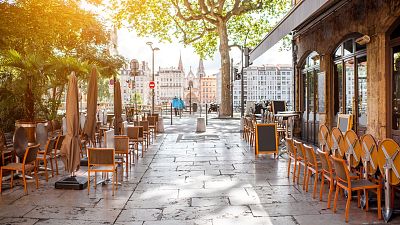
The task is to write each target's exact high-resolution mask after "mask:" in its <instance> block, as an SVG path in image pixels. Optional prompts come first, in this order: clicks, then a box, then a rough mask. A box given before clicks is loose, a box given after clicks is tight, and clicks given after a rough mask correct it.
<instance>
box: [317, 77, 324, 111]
mask: <svg viewBox="0 0 400 225" xmlns="http://www.w3.org/2000/svg"><path fill="white" fill-rule="evenodd" d="M325 90H326V89H325V72H320V73H318V102H317V104H318V112H319V113H325Z"/></svg>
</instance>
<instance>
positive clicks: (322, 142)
mask: <svg viewBox="0 0 400 225" xmlns="http://www.w3.org/2000/svg"><path fill="white" fill-rule="evenodd" d="M329 135H330V133H329V129H328V127H327V126H326V125H325V124H322V125H321V126H319V133H318V141H319V148H320V149H321V150H322V151H324V152H327V151H329V150H330V148H331V146H330V140H331V139H330V138H329Z"/></svg>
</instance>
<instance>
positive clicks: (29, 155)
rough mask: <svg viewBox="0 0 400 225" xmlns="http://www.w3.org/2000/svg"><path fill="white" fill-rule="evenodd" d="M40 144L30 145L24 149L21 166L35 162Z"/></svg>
mask: <svg viewBox="0 0 400 225" xmlns="http://www.w3.org/2000/svg"><path fill="white" fill-rule="evenodd" d="M39 147H40V144H37V145H32V146H29V147H27V148H26V151H25V155H24V159H23V161H22V164H24V165H26V164H32V163H33V162H35V161H36V157H37V153H38V151H39Z"/></svg>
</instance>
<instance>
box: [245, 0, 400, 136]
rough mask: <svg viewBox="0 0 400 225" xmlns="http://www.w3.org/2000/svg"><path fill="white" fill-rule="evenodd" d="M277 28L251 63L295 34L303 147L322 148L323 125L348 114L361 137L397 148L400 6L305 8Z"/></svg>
mask: <svg viewBox="0 0 400 225" xmlns="http://www.w3.org/2000/svg"><path fill="white" fill-rule="evenodd" d="M300 17H302V18H300ZM294 24H295V27H291V25H294ZM278 26H280V27H278V28H277V29H274V31H273V32H272V34H269V35H268V36H267V37H266V38H265V39H264V40H263V41H262V43H260V44H259V45H258V46H257V47H256V48H255V49H254V50H252V52H250V61H252V59H254V58H256V57H258V55H260V53H261V52H262V51H266V50H265V46H267V45H268V46H271V43H273V42H274V41H276V40H275V39H276V37H277V36H281V35H284V34H282V33H279V32H283V31H287V33H289V32H290V31H292V32H293V41H292V45H293V48H292V49H293V64H294V65H293V66H294V71H295V81H294V88H295V110H296V111H300V112H302V118H301V120H302V122H301V137H302V139H303V140H305V141H309V142H313V143H317V141H318V133H319V126H320V125H321V124H325V125H327V126H328V127H333V126H337V115H338V114H349V115H352V116H353V123H352V124H351V125H352V129H353V130H354V131H356V132H357V133H358V134H359V135H362V134H365V133H368V134H371V135H373V136H374V137H376V138H377V139H384V138H393V139H394V140H396V141H397V142H400V126H399V125H400V116H399V115H400V110H399V109H400V104H399V102H400V100H399V99H400V92H399V91H398V90H400V79H399V75H398V74H399V71H400V70H399V68H400V60H399V57H400V1H398V0H375V1H368V0H338V1H329V0H323V1H309V0H306V1H300V2H298V3H297V5H296V7H294V9H293V10H291V11H290V12H289V14H288V15H287V16H286V17H285V18H284V19H283V21H281V22H280V23H279V25H278ZM274 32H275V33H274ZM287 33H286V34H287ZM273 38H275V39H273ZM263 48H264V50H263Z"/></svg>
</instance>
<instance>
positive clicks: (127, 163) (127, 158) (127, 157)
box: [125, 153, 129, 176]
mask: <svg viewBox="0 0 400 225" xmlns="http://www.w3.org/2000/svg"><path fill="white" fill-rule="evenodd" d="M125 158H126V162H125V166H126V176H128V173H129V171H128V166H129V156H128V153H126V154H125Z"/></svg>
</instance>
